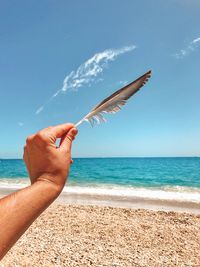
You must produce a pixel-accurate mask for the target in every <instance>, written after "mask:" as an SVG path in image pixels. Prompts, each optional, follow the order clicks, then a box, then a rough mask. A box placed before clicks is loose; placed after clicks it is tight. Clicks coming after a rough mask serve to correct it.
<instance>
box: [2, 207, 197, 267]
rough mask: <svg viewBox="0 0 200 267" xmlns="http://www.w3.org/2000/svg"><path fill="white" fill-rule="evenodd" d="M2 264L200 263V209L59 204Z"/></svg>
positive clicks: (11, 266) (142, 264)
mask: <svg viewBox="0 0 200 267" xmlns="http://www.w3.org/2000/svg"><path fill="white" fill-rule="evenodd" d="M0 266H6V267H8V266H10V267H15V266H20V267H22V266H43V267H44V266H45V267H46V266H47V267H51V266H70V267H74V266H76V267H77V266H96V267H98V266H99V267H100V266H112V267H114V266H115V267H117V266H130V267H131V266H133V267H134V266H148V267H151V266H153V267H157V266H162V267H164V266H167V267H169V266H188V267H189V266H196V267H197V266H198V267H199V266H200V215H195V214H188V213H177V212H164V211H147V210H142V209H137V210H135V209H127V208H113V207H100V206H81V205H68V204H57V203H56V204H55V203H54V204H53V205H52V206H51V207H50V208H48V209H47V210H46V211H45V212H44V213H43V214H42V215H41V216H40V217H39V218H38V219H37V220H36V221H35V223H34V224H33V225H32V226H31V227H30V228H29V229H28V231H27V232H26V233H25V234H24V236H23V237H22V238H21V239H20V240H19V241H18V243H17V244H16V245H15V246H14V247H13V248H12V249H11V250H10V252H9V253H8V254H7V255H6V256H5V257H4V259H3V260H2V262H1V265H0Z"/></svg>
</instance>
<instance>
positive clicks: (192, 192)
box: [0, 179, 200, 203]
mask: <svg viewBox="0 0 200 267" xmlns="http://www.w3.org/2000/svg"><path fill="white" fill-rule="evenodd" d="M29 184H30V183H29V180H28V179H16V180H11V179H1V181H0V190H1V189H11V190H18V189H21V188H24V187H26V186H27V185H29ZM63 192H64V193H69V194H82V195H96V196H116V197H121V198H140V199H141V198H143V199H149V200H150V199H151V200H173V201H181V202H182V201H184V202H194V203H200V188H192V187H181V186H166V187H163V188H143V187H141V188H138V187H125V186H124V187H123V186H117V185H101V186H99V185H94V186H72V185H70V184H68V185H67V186H65V187H64V189H63Z"/></svg>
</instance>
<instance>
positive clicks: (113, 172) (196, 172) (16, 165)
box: [0, 157, 200, 203]
mask: <svg viewBox="0 0 200 267" xmlns="http://www.w3.org/2000/svg"><path fill="white" fill-rule="evenodd" d="M27 177H28V175H27V172H26V168H25V165H24V162H23V160H15V159H1V160H0V187H4V188H5V187H14V188H20V187H21V186H24V185H26V184H27V183H28V178H27ZM64 191H67V192H73V193H77V192H79V193H87V194H104V195H118V196H133V197H145V198H152V199H154V198H159V199H171V200H180V201H194V202H199V203H200V158H199V157H195V158H192V157H185V158H183V157H182V158H75V159H74V164H73V165H72V166H71V171H70V175H69V179H68V183H67V186H66V187H65V189H64Z"/></svg>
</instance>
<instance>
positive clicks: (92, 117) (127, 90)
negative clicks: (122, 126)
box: [75, 71, 151, 127]
mask: <svg viewBox="0 0 200 267" xmlns="http://www.w3.org/2000/svg"><path fill="white" fill-rule="evenodd" d="M150 77H151V71H148V72H147V73H145V74H144V75H142V76H141V77H139V78H138V79H137V80H135V81H134V82H132V83H130V84H128V85H126V86H124V87H123V88H121V89H119V90H118V91H116V92H114V93H113V94H112V95H110V96H109V97H107V98H105V99H104V100H103V101H102V102H101V103H99V104H98V105H97V106H95V107H94V108H93V109H92V110H91V111H90V112H89V113H88V114H87V115H86V116H85V117H84V118H83V119H82V120H80V121H79V122H77V123H76V124H75V126H76V127H77V126H78V125H80V124H81V123H82V122H84V121H87V122H89V123H90V124H91V125H92V126H93V125H94V124H95V122H96V123H97V124H100V123H101V122H104V121H106V119H105V118H104V117H103V115H104V114H105V113H111V114H112V113H116V112H118V111H120V110H121V108H122V106H124V105H125V104H126V102H127V100H128V99H129V98H130V97H131V96H132V95H134V94H135V93H136V92H137V91H138V90H139V89H140V88H141V87H142V86H143V85H144V84H145V83H146V82H147V81H148V79H149V78H150Z"/></svg>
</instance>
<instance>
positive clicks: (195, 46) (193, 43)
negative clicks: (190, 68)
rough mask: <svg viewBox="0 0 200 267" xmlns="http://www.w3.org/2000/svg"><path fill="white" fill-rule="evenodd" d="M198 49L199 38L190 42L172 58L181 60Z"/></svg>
mask: <svg viewBox="0 0 200 267" xmlns="http://www.w3.org/2000/svg"><path fill="white" fill-rule="evenodd" d="M198 48H200V37H197V38H195V39H194V40H192V41H191V42H190V43H189V44H188V45H187V46H186V47H185V48H184V49H181V50H180V51H179V52H178V53H176V54H175V55H174V56H175V57H176V58H177V59H181V58H184V57H185V56H187V55H189V54H190V53H192V52H194V51H195V50H196V49H198Z"/></svg>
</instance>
